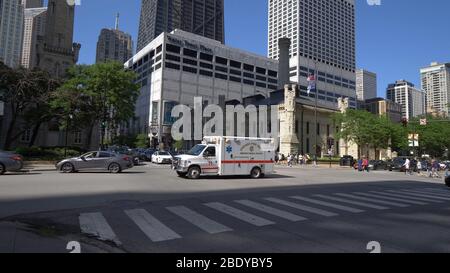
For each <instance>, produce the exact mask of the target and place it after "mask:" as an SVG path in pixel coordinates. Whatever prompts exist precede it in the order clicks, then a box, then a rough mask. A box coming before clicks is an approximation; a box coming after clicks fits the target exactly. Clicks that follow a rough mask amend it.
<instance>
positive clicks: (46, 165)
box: [22, 161, 56, 172]
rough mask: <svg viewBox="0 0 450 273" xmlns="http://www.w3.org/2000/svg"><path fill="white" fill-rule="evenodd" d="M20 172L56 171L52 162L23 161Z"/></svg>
mask: <svg viewBox="0 0 450 273" xmlns="http://www.w3.org/2000/svg"><path fill="white" fill-rule="evenodd" d="M22 171H25V172H50V171H56V167H55V164H54V163H52V162H36V161H28V162H27V161H25V162H24V166H23V169H22Z"/></svg>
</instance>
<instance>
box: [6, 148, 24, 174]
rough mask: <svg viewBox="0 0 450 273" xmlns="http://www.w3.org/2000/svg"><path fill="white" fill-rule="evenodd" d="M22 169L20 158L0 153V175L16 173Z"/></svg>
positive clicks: (12, 154)
mask: <svg viewBox="0 0 450 273" xmlns="http://www.w3.org/2000/svg"><path fill="white" fill-rule="evenodd" d="M22 168H23V158H22V156H20V155H18V154H14V153H10V152H3V151H0V175H2V174H4V173H5V172H17V171H20V170H21V169H22Z"/></svg>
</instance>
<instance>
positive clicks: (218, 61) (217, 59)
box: [216, 56, 228, 65]
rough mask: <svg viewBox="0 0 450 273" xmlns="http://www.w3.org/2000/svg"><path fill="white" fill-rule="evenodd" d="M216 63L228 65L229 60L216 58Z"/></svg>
mask: <svg viewBox="0 0 450 273" xmlns="http://www.w3.org/2000/svg"><path fill="white" fill-rule="evenodd" d="M216 63H218V64H223V65H228V60H227V59H225V58H221V57H218V56H216Z"/></svg>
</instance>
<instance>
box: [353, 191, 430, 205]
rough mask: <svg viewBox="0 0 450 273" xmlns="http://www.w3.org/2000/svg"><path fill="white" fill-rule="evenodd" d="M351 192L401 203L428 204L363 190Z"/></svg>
mask: <svg viewBox="0 0 450 273" xmlns="http://www.w3.org/2000/svg"><path fill="white" fill-rule="evenodd" d="M353 194H357V195H362V196H367V197H375V198H379V199H385V200H391V201H398V202H403V203H407V204H413V205H428V203H425V202H419V201H413V200H406V199H402V198H397V197H388V196H381V195H379V194H370V193H363V192H354V193H353Z"/></svg>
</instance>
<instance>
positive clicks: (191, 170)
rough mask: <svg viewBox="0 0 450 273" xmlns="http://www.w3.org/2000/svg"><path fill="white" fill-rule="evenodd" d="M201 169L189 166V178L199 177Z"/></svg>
mask: <svg viewBox="0 0 450 273" xmlns="http://www.w3.org/2000/svg"><path fill="white" fill-rule="evenodd" d="M200 174H201V170H200V168H199V167H190V168H189V171H188V174H187V176H188V177H189V178H190V179H199V178H200Z"/></svg>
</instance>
